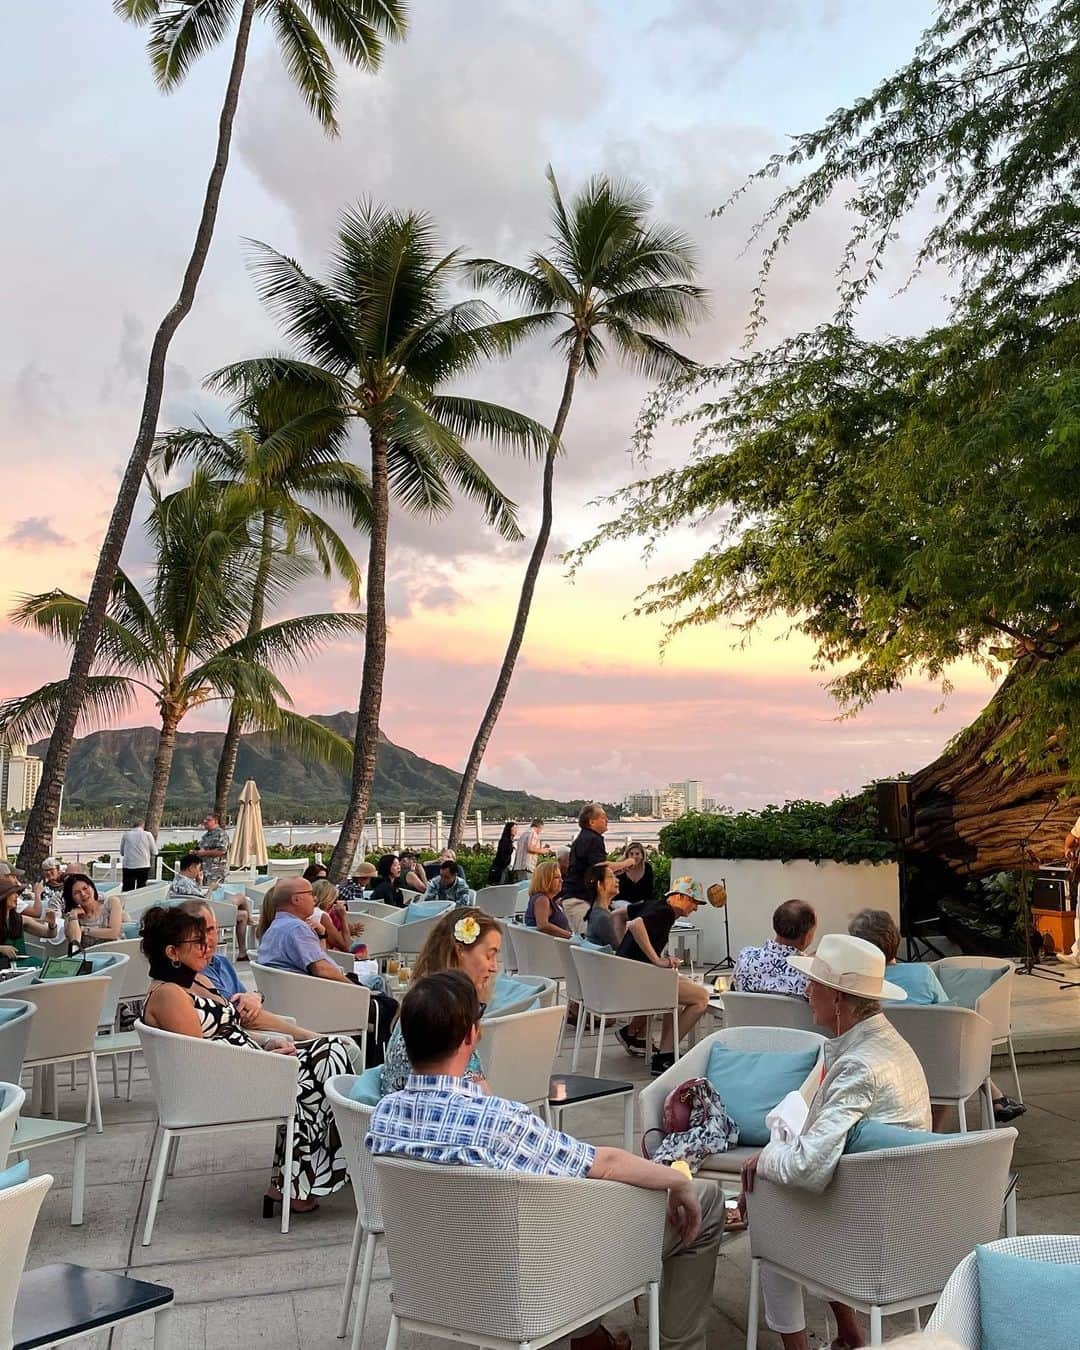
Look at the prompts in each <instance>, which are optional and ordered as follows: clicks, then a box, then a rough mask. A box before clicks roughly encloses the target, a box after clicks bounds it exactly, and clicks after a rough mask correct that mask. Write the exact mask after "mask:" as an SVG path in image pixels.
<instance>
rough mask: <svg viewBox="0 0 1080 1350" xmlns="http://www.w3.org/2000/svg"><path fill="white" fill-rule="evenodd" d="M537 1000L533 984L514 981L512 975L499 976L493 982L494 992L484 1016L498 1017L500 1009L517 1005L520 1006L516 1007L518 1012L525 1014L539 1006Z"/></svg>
mask: <svg viewBox="0 0 1080 1350" xmlns="http://www.w3.org/2000/svg"><path fill="white" fill-rule="evenodd" d="M539 998H540V995H539V993H538V992H537V988H536V985H535V984H526V983H525V981H524V980H515V979H514V977H513V976H512V975H500V976H499V977H498V979H497V980H496V981H495V991H494V993H493V994H492V996H491V1002H490V1003H489V1004H488V1005H487V1012H486V1016H488V1017H498V1016H499V1013H500V1010H501V1009H503V1008H509V1007H514V1006H517V1005H521V1006H519V1007H518V1011H519V1012H527V1011H528V1010H530V1009H532V1008H538V1007H539V1006H540V1003H539ZM526 1000H527V1001H526Z"/></svg>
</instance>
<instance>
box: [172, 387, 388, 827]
mask: <svg viewBox="0 0 1080 1350" xmlns="http://www.w3.org/2000/svg"><path fill="white" fill-rule="evenodd" d="M290 393H291V391H290V390H289V389H283V388H279V387H278V386H277V385H275V384H270V385H267V384H265V383H253V384H249V385H248V386H247V387H246V388H244V389H242V392H241V394H240V396H239V397H238V398H237V399H236V400H235V402H234V404H233V407H232V409H231V414H232V417H233V419H234V420H235V421H237V422H238V423H239V425H237V426H235V427H234V429H233V430H232V431H231V432H230V433H229V434H228V435H226V436H219V435H217V434H216V433H215V432H214V431H212V430H211V428H210V427H208V426H207V425H206V423H205V422H202V421H200V422H199V424H198V426H196V427H180V428H178V429H177V430H174V431H170V432H168V433H167V434H166V435H164V436H162V437H160V438H159V440H158V444H157V450H156V457H157V460H158V462H159V464H160V465H161V467H162V469H163V470H164V471H165V472H168V471H169V470H171V469H172V468H173V466H174V465H176V464H177V463H179V462H181V461H183V460H194V461H195V462H196V464H197V466H198V468H199V469H200V470H201V471H202V472H203V473H205V474H207V475H208V476H210V477H211V478H214V479H217V480H219V481H220V482H222V483H223V484H226V485H228V494H229V500H230V501H235V502H237V503H241V504H244V505H246V508H247V511H248V513H249V515H250V518H251V519H252V521H253V522H254V525H255V527H256V529H257V534H258V540H259V561H258V566H257V569H256V572H255V578H254V583H253V585H252V591H251V612H250V614H249V616H248V624H247V633H248V636H249V637H250V636H253V635H254V634H256V633H258V632H260V631H261V630H262V627H263V622H264V618H265V614H266V596H267V589H268V587H269V584H270V576H271V567H272V565H273V563H274V559H275V557H276V556H277V555H278V554H279V553H283V552H284V553H290V554H293V555H294V556H300V557H309V558H311V559H312V561H313V562H314V563H315V564H317V566H318V567H319V568H320V569H321V571H322V573H323V575H324V576H326V577H330V576H332V575H333V574H334V572H337V573H338V574H339V575H340V576H341V577H342V578H343V579H344V581H345V582H346V583H347V585H348V588H349V595H350V598H351V599H353V600H355V601H357V602H359V599H360V585H361V579H360V569H359V567H358V566H357V563H356V561H355V559H354V558H353V556H352V554H351V553H350V552H349V548H348V545H347V544H346V543H345V541H344V540H343V539H342V538H341V536H340V535H339V534H338V533H337V531H336V530H335V529H334V528H333V527H332V526H331V525H330V524H329V523H328V522H327V521H326V520H324V519H323V516H322V514H321V513H322V511H324V510H326V509H337V510H342V511H344V512H345V513H346V514H347V515H348V516H349V518H350V520H351V523H352V525H353V527H354V528H356V529H360V528H363V529H365V530H366V528H367V523H368V516H369V514H370V508H371V484H370V483H369V481H368V477H367V475H366V474H365V473H364V472H363V470H362V469H359V468H357V466H356V465H355V464H350V463H348V462H347V461H345V460H343V459H342V458H341V455H342V452H343V450H344V442H345V436H344V435H343V427H344V423H343V421H342V418H341V416H340V414H339V413H338V412H337V410H336V409H330V410H327V409H325V408H321V407H320V406H318V405H317V404H314V405H313V403H312V400H311V398H310V396H309V397H307V398H306V399H305V398H303V397H302V398H301V399H300V401H299V402H297V401H296V400H295V399H291V398H290V397H289V395H290ZM242 728H243V710H242V708H241V706H240V704H239V703H238V702H237V703H234V705H233V707H232V708H231V709H230V712H229V725H228V727H227V729H226V731H225V740H224V742H223V744H222V747H221V756H220V758H219V760H218V771H217V782H216V784H215V789H214V801H215V808H214V809H215V814H216V815H217V817H218V819H219V820H221V821H222V823H225V822H226V821H227V819H228V816H227V812H228V807H229V795H230V793H231V791H232V784H233V777H234V774H235V772H236V756H237V753H238V751H239V749H240V734H241V731H242Z"/></svg>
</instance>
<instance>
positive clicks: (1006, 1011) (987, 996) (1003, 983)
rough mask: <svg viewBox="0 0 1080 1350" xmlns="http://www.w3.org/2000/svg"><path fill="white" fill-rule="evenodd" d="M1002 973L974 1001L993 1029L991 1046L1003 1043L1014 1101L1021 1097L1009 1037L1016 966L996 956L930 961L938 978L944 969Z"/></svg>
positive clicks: (1014, 1052) (947, 957)
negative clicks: (1012, 1085) (1010, 1075)
mask: <svg viewBox="0 0 1080 1350" xmlns="http://www.w3.org/2000/svg"><path fill="white" fill-rule="evenodd" d="M1002 966H1004V967H1005V972H1004V974H1003V975H1002V976H1001V977H1000V979H997V980H995V981H994V983H993V984H992V985H991V986H990V988H989V989H987V990H986V991H985V993H983V994H981V995H980V996H979V997H978V998H977V999H976V1000H975V1011H976V1012H977V1013H978V1014H979V1016H980V1017H985V1018H986V1020H987V1021H988V1022H989V1023H990V1025H991V1026H992V1027H993V1028H994V1042H993V1043H994V1045H1005V1046H1008V1049H1009V1064H1010V1066H1011V1067H1012V1076H1013V1081H1014V1082H1015V1083H1016V1100H1017V1101H1018V1102H1022V1101H1023V1100H1024V1098H1023V1095H1022V1093H1021V1091H1020V1070H1019V1069H1018V1068H1017V1067H1016V1051H1015V1050H1014V1049H1013V1038H1012V996H1013V982H1014V980H1015V978H1016V967H1015V966H1014V965H1013V964H1012V963H1011V962H1009V961H1003V960H1002V959H1001V957H999V956H946V957H943V958H942V960H940V961H935V962H934V963H933V967H932V968H933V969H934V970H935V971H936V972H937V975H938V978H939V979H940V978H941V974H942V971H947V970H995V969H996V970H1000V969H1001V968H1002Z"/></svg>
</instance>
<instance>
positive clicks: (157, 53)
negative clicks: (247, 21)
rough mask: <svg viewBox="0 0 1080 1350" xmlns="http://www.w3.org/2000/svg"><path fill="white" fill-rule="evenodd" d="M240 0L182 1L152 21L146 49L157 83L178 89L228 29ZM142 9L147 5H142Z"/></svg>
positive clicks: (161, 11)
mask: <svg viewBox="0 0 1080 1350" xmlns="http://www.w3.org/2000/svg"><path fill="white" fill-rule="evenodd" d="M236 5H237V0H181V2H180V3H179V4H171V5H169V7H168V8H167V9H161V8H159V9H158V12H157V14H156V15H154V16H153V17H152V18H151V21H150V37H149V39H148V41H147V51H148V52H149V54H150V63H151V65H152V66H153V69H154V77H155V79H156V80H157V83H158V85H159V86H160V87H161V88H162V89H164V90H166V91H168V90H170V89H175V88H176V86H177V85H178V84H179V83H180V82H181V81H182V80H183V78H184V76H185V75H186V74H187V73H188V71H189V70H190V68H191V66H192V64H193V63H194V62H195V61H196V60H197V59H198V58H199V57H200V56H202V55H203V54H204V53H205V52H208V51H209V50H210V49H211V48H212V47H216V46H217V44H218V43H219V42H220V41H221V40H222V38H223V37H224V36H225V34H226V33H227V32H228V30H229V25H230V24H231V23H232V20H233V15H234V14H235V13H236ZM139 8H140V12H142V10H143V9H145V6H140V7H139Z"/></svg>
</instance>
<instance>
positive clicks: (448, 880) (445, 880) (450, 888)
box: [424, 859, 469, 907]
mask: <svg viewBox="0 0 1080 1350" xmlns="http://www.w3.org/2000/svg"><path fill="white" fill-rule="evenodd" d="M424 899H425V900H452V901H453V903H454V904H455V905H457V906H459V907H460V906H461V905H467V904H468V903H469V883H468V882H467V881H466V880H465V878H464V877H463V876H462V875H461V869H460V868H459V867H458V864H457V863H456V862H451V861H450V860H449V859H447V860H446V861H445V862H441V863H440V864H439V870H438V873H437V874H436V875H435V876H433V877H432V878H431V880H430V881H429V882H428V884H427V889H426V890H425V891H424Z"/></svg>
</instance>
